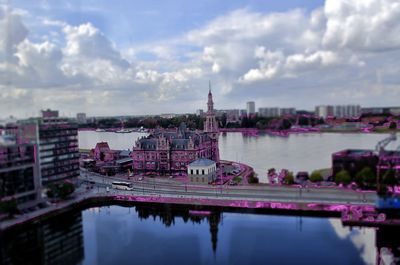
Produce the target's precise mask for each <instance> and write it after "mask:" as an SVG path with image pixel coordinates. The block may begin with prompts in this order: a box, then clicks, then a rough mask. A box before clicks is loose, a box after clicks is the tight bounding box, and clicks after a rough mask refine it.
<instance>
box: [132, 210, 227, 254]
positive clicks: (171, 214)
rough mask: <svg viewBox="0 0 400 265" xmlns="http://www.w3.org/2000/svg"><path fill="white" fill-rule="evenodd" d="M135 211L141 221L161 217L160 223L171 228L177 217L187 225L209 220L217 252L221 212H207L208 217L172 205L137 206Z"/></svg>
mask: <svg viewBox="0 0 400 265" xmlns="http://www.w3.org/2000/svg"><path fill="white" fill-rule="evenodd" d="M135 210H136V212H137V213H138V217H139V219H147V218H149V217H152V218H153V219H154V220H155V219H156V218H157V217H159V218H160V221H161V222H162V223H163V224H164V225H165V226H166V227H170V226H171V225H173V224H175V217H181V218H182V220H183V221H184V222H185V223H187V222H188V221H191V222H192V223H196V224H200V223H201V222H202V221H203V220H204V219H207V221H208V224H209V225H210V234H211V244H212V249H213V251H214V252H215V251H216V250H217V242H218V225H219V223H220V221H221V217H222V213H221V211H211V212H207V214H206V215H199V214H190V213H189V212H190V211H189V208H187V206H178V205H177V206H173V207H171V205H160V206H159V205H145V204H143V205H136V206H135Z"/></svg>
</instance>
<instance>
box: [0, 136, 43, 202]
mask: <svg viewBox="0 0 400 265" xmlns="http://www.w3.org/2000/svg"><path fill="white" fill-rule="evenodd" d="M35 149H36V146H35V145H32V144H16V143H2V144H0V200H1V201H3V200H5V201H7V200H10V199H15V201H16V203H17V207H18V208H19V209H24V208H29V207H33V206H36V205H37V204H38V203H39V202H41V189H40V186H41V185H40V180H39V176H38V163H37V161H36V157H35V151H36V150H35Z"/></svg>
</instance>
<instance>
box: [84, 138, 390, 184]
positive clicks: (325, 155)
mask: <svg viewBox="0 0 400 265" xmlns="http://www.w3.org/2000/svg"><path fill="white" fill-rule="evenodd" d="M143 135H145V134H143V133H129V134H118V133H97V132H93V131H91V132H79V146H80V148H86V149H89V148H94V147H95V145H96V143H97V142H100V141H106V142H108V144H109V145H110V148H111V149H132V147H133V145H134V143H135V141H136V139H137V138H138V137H141V136H143ZM387 136H388V135H387V134H360V133H307V134H291V135H290V136H289V137H280V136H271V135H267V134H264V135H259V136H257V137H254V136H245V135H242V134H241V133H226V134H221V135H220V138H219V148H220V157H221V159H225V160H231V161H240V162H244V163H246V164H248V165H250V166H252V167H253V168H254V170H255V171H256V173H257V174H258V176H259V178H260V181H261V182H267V175H266V172H267V170H268V168H271V167H274V168H277V169H282V168H286V169H289V170H291V171H294V172H298V171H309V172H311V171H312V170H315V169H321V168H329V167H331V155H332V153H334V152H337V151H340V150H343V149H346V148H354V149H374V148H375V145H376V144H377V142H378V141H379V140H382V139H384V138H386V137H387ZM387 148H389V149H394V148H396V142H392V143H391V144H389V145H388V147H387Z"/></svg>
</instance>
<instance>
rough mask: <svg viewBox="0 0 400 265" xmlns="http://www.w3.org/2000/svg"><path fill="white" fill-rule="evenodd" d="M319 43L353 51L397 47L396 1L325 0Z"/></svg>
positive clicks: (398, 16) (399, 45) (398, 14)
mask: <svg viewBox="0 0 400 265" xmlns="http://www.w3.org/2000/svg"><path fill="white" fill-rule="evenodd" d="M324 11H325V16H326V18H327V25H326V31H325V34H324V36H323V43H324V45H325V46H327V47H332V48H349V49H352V50H355V51H363V50H364V51H372V52H377V51H386V50H392V49H396V50H397V49H399V48H400V38H399V36H400V23H399V20H400V1H397V0H394V1H393V0H375V1H371V0H368V1H366V0H354V1H348V0H327V1H326V3H325V8H324Z"/></svg>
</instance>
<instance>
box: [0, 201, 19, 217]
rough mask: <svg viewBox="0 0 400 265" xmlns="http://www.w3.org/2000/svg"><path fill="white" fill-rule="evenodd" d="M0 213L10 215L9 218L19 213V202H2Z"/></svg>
mask: <svg viewBox="0 0 400 265" xmlns="http://www.w3.org/2000/svg"><path fill="white" fill-rule="evenodd" d="M0 212H2V213H6V214H8V217H12V216H13V215H14V214H16V213H18V207H17V200H16V199H11V200H6V201H0Z"/></svg>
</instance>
